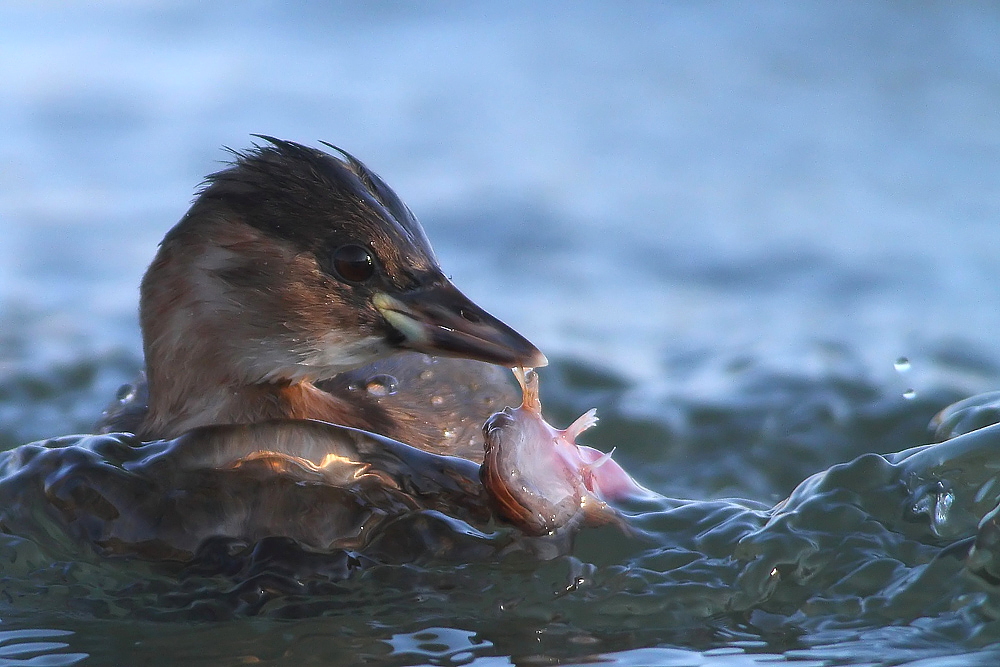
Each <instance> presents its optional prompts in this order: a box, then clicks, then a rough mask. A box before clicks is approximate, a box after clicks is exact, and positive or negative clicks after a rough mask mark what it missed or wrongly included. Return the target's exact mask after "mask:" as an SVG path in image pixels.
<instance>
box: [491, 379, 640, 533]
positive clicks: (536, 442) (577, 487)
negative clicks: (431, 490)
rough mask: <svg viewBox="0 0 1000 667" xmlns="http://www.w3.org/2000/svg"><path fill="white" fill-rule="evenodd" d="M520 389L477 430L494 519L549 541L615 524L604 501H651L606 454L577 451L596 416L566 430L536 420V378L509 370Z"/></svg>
mask: <svg viewBox="0 0 1000 667" xmlns="http://www.w3.org/2000/svg"><path fill="white" fill-rule="evenodd" d="M514 375H515V377H517V380H518V383H519V384H520V385H521V392H522V395H523V396H522V401H521V405H520V407H518V408H511V407H507V408H505V409H503V410H502V411H500V412H497V413H494V414H493V415H492V416H491V417H490V418H489V419H487V421H486V423H485V424H484V425H483V442H484V457H483V464H482V466H481V467H480V469H479V477H480V480H481V481H482V483H483V487H484V488H485V490H486V493H487V497H488V498H489V501H490V503H491V505H492V507H493V509H494V511H495V512H496V513H497V514H498V515H499V517H500V518H502V519H503V520H505V521H507V522H508V523H511V524H513V525H514V526H516V527H517V528H519V529H520V530H521V531H523V532H524V533H526V534H527V535H530V536H536V537H539V536H543V535H554V534H555V533H556V532H558V531H562V530H572V529H575V528H577V527H580V526H587V525H591V526H594V525H602V524H606V523H611V522H617V521H619V519H620V515H619V513H618V512H617V511H616V510H615V509H614V507H612V506H611V505H610V504H609V503H617V502H622V501H627V500H632V499H644V498H650V497H653V496H655V495H656V494H654V493H653V492H652V491H650V490H649V489H647V488H645V487H643V486H642V485H641V484H639V483H638V482H636V481H635V480H634V479H632V477H631V476H630V475H629V474H628V473H627V472H626V471H625V470H624V468H622V467H621V466H620V465H619V464H618V463H617V462H615V461H614V460H613V459H612V458H611V455H612V454H613V453H614V450H612V451H611V452H608V453H604V452H601V451H599V450H597V449H594V448H592V447H587V446H585V445H578V444H577V443H576V439H577V437H578V436H579V435H580V434H582V433H583V432H584V431H586V430H588V429H590V428H592V427H593V426H594V425H596V424H597V410H596V408H595V409H591V410H589V411H587V412H585V413H584V414H582V415H580V417H578V418H577V419H576V421H574V422H573V423H572V424H570V425H569V426H568V427H567V428H565V429H557V428H555V427H553V426H551V425H550V424H549V423H548V422H546V421H545V419H544V418H543V417H542V404H541V400H540V399H539V394H538V384H539V381H538V374H537V373H536V372H535V371H534V369H531V368H528V369H523V368H515V369H514Z"/></svg>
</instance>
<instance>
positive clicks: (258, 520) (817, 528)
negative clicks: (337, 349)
mask: <svg viewBox="0 0 1000 667" xmlns="http://www.w3.org/2000/svg"><path fill="white" fill-rule="evenodd" d="M555 366H556V367H555V369H554V370H555V371H556V373H555V374H557V375H558V374H559V372H560V370H561V372H562V373H564V374H565V373H567V372H571V369H572V366H567V367H566V368H562V369H561V368H560V366H561V365H560V364H559V363H556V365H555ZM572 372H576V371H572ZM615 384H616V383H606V384H605V386H608V385H611V386H613V385H615ZM600 387H601V384H599V383H595V384H594V385H593V388H594V389H595V390H600ZM402 389H403V388H401V390H402ZM602 391H608V390H607V389H606V388H605V389H603V390H602ZM616 391H618V392H620V391H621V389H619V390H616ZM991 401H995V396H988V397H984V398H983V399H980V400H979V401H978V402H976V401H967V402H965V403H963V404H961V405H959V406H957V407H956V408H953V409H952V410H951V411H948V412H945V413H944V415H943V417H942V421H943V422H947V420H948V416H949V415H951V414H953V413H956V412H961V411H968V410H971V409H977V408H978V409H984V410H985V409H992V402H991ZM907 405H910V404H907ZM726 419H727V416H726V415H724V414H723V415H719V416H717V418H716V424H717V425H718V426H719V427H724V426H726V425H725V424H724V422H725V421H726ZM728 419H731V420H735V421H739V420H740V419H742V416H741V415H740V414H738V413H734V414H732V415H730V416H729V417H728ZM730 427H731V425H730ZM273 428H274V429H275V433H274V434H273V436H268V437H267V438H266V439H267V440H268V441H269V442H272V443H273V446H272V449H273V452H272V456H279V457H284V458H282V459H281V460H282V461H284V462H285V463H286V464H287V465H284V466H276V465H275V463H274V462H273V461H269V462H267V465H265V466H263V467H259V466H258V465H257V464H258V463H260V461H258V460H256V459H254V461H249V460H248V459H246V457H245V453H244V452H243V451H242V449H241V448H244V447H245V442H246V437H245V434H242V435H241V434H240V433H236V434H232V433H230V431H232V430H233V429H231V428H221V429H220V428H209V429H203V430H201V431H198V432H196V433H193V434H191V435H189V436H184V437H183V438H180V439H178V440H176V441H172V442H165V443H151V444H146V445H139V444H138V443H135V442H131V441H129V439H128V438H123V437H122V436H95V437H90V438H85V439H74V438H63V439H60V440H57V441H52V442H49V443H44V444H43V445H41V446H39V445H26V446H24V447H21V448H18V449H15V450H12V451H11V452H8V453H7V454H5V456H4V459H3V468H2V472H3V476H2V479H0V495H2V497H3V499H4V500H3V503H2V507H3V509H2V513H0V518H2V523H3V525H4V526H5V528H6V530H7V531H8V533H13V534H9V535H5V536H3V538H2V553H0V558H2V560H3V562H4V563H5V564H6V565H5V573H6V575H7V580H6V582H5V592H6V598H7V602H6V604H7V606H8V608H9V609H10V610H11V611H13V612H18V613H24V612H25V611H26V610H28V609H30V610H32V612H33V613H34V614H37V615H39V616H40V617H42V618H46V617H51V618H59V617H60V616H61V615H62V614H63V613H64V611H63V610H64V609H65V607H66V605H70V608H71V609H72V610H73V612H74V615H82V616H83V617H84V618H86V619H90V620H92V621H114V620H115V619H122V618H126V617H127V618H129V619H132V621H133V622H135V623H138V624H140V625H139V626H137V627H133V628H132V630H137V629H138V628H139V627H142V624H143V623H153V624H166V627H170V626H171V625H172V624H180V625H186V624H188V623H191V622H206V621H211V622H216V623H223V624H233V628H234V629H235V628H237V627H241V626H243V625H245V624H246V623H247V622H248V621H250V620H251V619H254V624H255V627H259V628H261V629H263V630H264V631H265V632H271V631H274V632H278V631H279V628H280V627H281V626H280V625H275V624H280V623H282V622H291V621H294V622H295V626H294V627H295V631H293V632H291V633H290V634H289V635H287V636H286V638H285V639H284V640H283V641H282V646H283V647H284V650H285V652H286V654H293V655H307V654H309V653H308V651H317V652H318V654H321V655H324V656H327V657H328V658H329V659H335V660H340V661H343V660H349V661H353V660H357V661H361V660H365V661H369V662H372V661H375V662H379V663H382V664H409V663H431V664H463V663H466V662H470V661H478V660H485V661H487V663H488V662H489V659H490V658H493V657H497V656H514V657H515V658H516V659H518V660H522V659H523V660H526V661H528V662H531V661H533V660H536V659H543V656H544V659H545V660H548V659H557V658H558V659H561V660H571V661H587V660H589V659H590V658H591V657H594V656H600V655H605V654H614V656H615V657H614V658H613V659H614V660H621V661H623V664H633V661H634V660H640V659H648V658H657V659H659V658H662V660H664V661H666V664H712V665H730V664H732V665H742V664H755V663H756V662H758V661H759V660H764V659H765V657H766V656H775V655H781V656H784V657H785V658H788V659H793V658H794V659H807V660H816V661H819V662H818V663H817V664H825V663H823V662H822V661H824V660H834V661H837V660H841V659H842V658H843V657H844V656H850V660H851V661H854V660H858V659H859V658H860V657H862V656H865V655H870V656H873V659H876V658H877V655H878V651H877V650H876V648H877V647H882V649H883V650H890V649H891V650H894V651H905V652H906V653H907V654H908V655H912V656H913V657H914V658H917V657H930V656H934V655H945V654H954V653H956V652H959V653H961V652H966V651H970V650H973V649H980V650H982V651H987V653H979V654H978V655H979V657H983V656H985V655H987V654H991V655H992V653H990V652H991V651H992V649H990V646H991V645H993V644H996V643H997V642H998V641H1000V622H998V621H1000V614H998V613H997V609H998V608H1000V605H998V602H1000V598H998V595H1000V593H998V592H997V589H996V582H997V581H998V580H1000V578H998V574H1000V566H998V565H997V562H1000V539H998V537H997V536H998V535H1000V530H998V529H997V527H996V526H997V524H996V521H995V515H996V508H997V506H998V505H1000V480H998V478H1000V464H996V463H995V458H996V457H995V452H996V450H997V447H998V445H1000V430H998V429H1000V426H988V427H986V428H981V429H977V430H971V431H968V432H962V433H960V434H958V433H956V434H955V435H954V437H952V438H950V439H946V440H945V441H944V442H941V443H938V444H934V445H924V446H918V447H915V448H911V449H908V450H905V451H902V452H900V453H898V454H889V455H885V456H882V455H878V454H872V453H868V454H863V455H861V456H858V457H857V458H855V459H854V460H852V461H849V462H846V463H840V464H836V465H833V466H831V467H830V468H829V469H827V470H825V471H823V472H821V473H818V474H816V475H813V476H811V477H808V478H807V479H806V480H805V481H803V482H801V483H800V484H799V485H798V486H797V487H796V488H795V489H794V490H793V491H792V492H791V494H790V495H789V496H788V497H787V498H786V499H785V500H783V501H781V502H779V503H778V504H777V505H775V506H774V507H773V508H769V507H768V506H767V505H764V504H760V503H755V502H751V501H745V500H744V501H739V500H726V499H718V500H678V499H671V498H668V497H658V498H646V499H635V500H632V501H628V502H626V503H624V504H622V505H621V506H620V509H621V510H622V511H623V512H624V513H625V514H626V516H627V517H628V521H627V527H626V526H619V525H612V524H608V525H605V526H603V527H600V528H596V529H583V530H582V531H581V532H579V533H578V534H577V535H576V536H575V540H573V541H572V543H571V541H570V538H572V536H571V535H560V534H559V533H557V534H556V535H555V536H553V537H551V538H550V537H542V538H528V537H526V536H523V535H520V534H519V533H518V531H516V530H514V529H512V528H510V527H506V526H504V525H502V524H499V523H496V521H495V520H494V519H492V518H490V516H489V514H488V513H487V514H483V513H482V511H481V510H482V508H483V507H485V504H484V503H485V501H483V500H482V499H481V498H480V496H479V494H480V493H481V491H480V490H477V489H478V487H477V484H478V474H477V470H478V466H476V465H475V464H472V463H470V462H462V461H460V460H456V459H448V458H447V457H436V456H435V455H432V454H424V453H419V452H412V451H410V450H408V449H406V448H403V449H399V450H398V451H397V448H395V447H396V446H395V445H393V444H392V443H390V442H385V441H380V440H377V439H372V438H370V437H369V436H363V435H360V434H357V433H356V432H352V431H346V430H342V429H340V430H338V429H337V428H336V427H330V426H326V425H323V424H318V423H316V424H311V425H309V424H306V425H305V426H297V425H295V424H294V423H293V422H288V425H287V426H286V425H283V424H276V425H275V426H274V427H273ZM631 428H634V425H632V426H631ZM317 429H318V430H319V431H322V433H317V434H314V433H313V432H314V431H316V430H317ZM237 430H240V429H237ZM627 433H628V428H625V429H624V430H622V431H621V432H619V433H617V434H615V433H612V434H610V435H608V437H611V438H616V437H617V438H618V440H619V442H622V443H623V445H622V446H626V445H627V437H626V436H627ZM316 435H318V436H319V437H314V436H316ZM331 447H333V448H334V449H336V454H337V456H331V455H330V454H331V452H332V451H333V450H331V449H330V448H331ZM241 457H243V459H242V460H243V461H244V462H243V463H241V464H240V465H238V466H235V467H234V466H233V465H231V464H227V463H226V461H229V460H241ZM665 459H666V460H668V461H669V460H670V455H669V453H668V454H666V455H665ZM681 460H682V459H679V460H678V463H680V461H681ZM295 461H300V463H298V464H295ZM359 464H363V466H364V470H365V471H366V472H365V473H364V475H361V476H359V475H358V473H357V472H356V471H354V469H355V467H357V466H358V465H359ZM344 466H347V467H346V468H344V469H341V468H343V467H344ZM352 471H353V472H352ZM394 476H395V477H397V478H398V479H397V481H396V482H395V483H394V485H393V486H392V488H395V489H399V490H400V491H389V492H387V487H386V486H385V484H386V480H389V479H392V478H393V477H394ZM365 479H373V480H379V481H378V483H377V484H376V486H374V487H372V486H367V485H366V484H365ZM414 485H416V486H414ZM403 489H405V492H404V491H402V490H403ZM660 490H662V491H667V488H664V487H661V489H660ZM393 493H396V494H399V493H404V495H409V496H410V497H409V500H406V499H404V497H403V495H400V496H399V497H398V498H395V499H394V498H393V497H392V494H393ZM288 502H292V503H299V504H301V507H300V508H299V509H295V508H293V507H291V506H288V504H287V503H288ZM428 503H429V504H428ZM421 504H426V506H421V507H418V506H417V505H421ZM351 507H355V510H353V511H354V512H355V514H354V515H353V516H354V518H351V517H347V516H346V515H345V514H344V513H345V512H347V511H348V510H350V508H351ZM365 507H368V508H369V509H364V508H365ZM394 507H395V510H394V509H393V508H394ZM372 508H378V511H377V514H372V513H371V509H372ZM477 508H478V509H477ZM281 517H283V518H281ZM310 517H312V518H310ZM324 517H325V518H324ZM338 517H342V518H343V520H341V519H340V518H338ZM358 517H360V519H358ZM317 519H319V523H315V521H316V520H317ZM358 521H360V523H358ZM174 524H176V526H175V525H174ZM175 528H176V530H175ZM300 528H302V529H305V532H296V530H299V529H300ZM317 529H318V530H319V531H320V532H316V530H317ZM282 531H284V532H282ZM288 531H291V532H288ZM15 534H16V535H18V536H17V537H15V536H14V535H15ZM267 535H271V536H269V537H268V536H267ZM208 536H212V537H208ZM206 537H208V539H206ZM26 538H27V539H26ZM135 556H139V559H138V560H136V559H135ZM150 627H158V626H150ZM345 635H346V636H350V637H353V640H352V641H351V642H349V643H348V644H346V645H344V644H341V643H339V642H340V638H341V637H343V636H345ZM306 637H308V640H307V639H306ZM151 641H154V640H151ZM300 641H301V642H304V643H300ZM330 642H332V643H330ZM154 643H155V641H154ZM660 645H662V646H665V648H664V649H663V653H662V654H661V653H658V652H657V650H653V649H649V650H647V651H644V652H640V653H632V652H631V651H633V650H634V649H636V648H638V647H653V646H660ZM71 646H72V647H73V648H74V649H77V648H80V647H78V646H77V645H76V644H71ZM81 646H82V645H81ZM220 646H221V645H220ZM253 647H254V643H253V642H250V643H248V644H246V645H243V646H242V647H241V649H240V650H241V651H249V653H246V654H247V655H251V654H254V651H255V650H256V649H254V648H253ZM307 647H308V648H307ZM387 647H388V648H387ZM670 647H683V650H679V651H678V650H676V649H674V648H670ZM217 648H219V647H217ZM81 650H82V649H81ZM150 650H152V649H150ZM219 650H223V649H222V648H219ZM88 652H89V651H88ZM265 653H266V651H265ZM619 654H621V655H619ZM837 656H841V657H840V658H838V657H837ZM993 657H994V658H995V657H997V656H996V655H994V656H993Z"/></svg>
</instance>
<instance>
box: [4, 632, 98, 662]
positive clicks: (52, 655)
mask: <svg viewBox="0 0 1000 667" xmlns="http://www.w3.org/2000/svg"><path fill="white" fill-rule="evenodd" d="M72 634H73V633H72V632H70V631H68V630H47V629H34V630H11V631H0V661H2V662H3V664H5V665H11V666H12V667H14V666H16V665H53V666H55V665H75V664H76V663H78V662H80V661H81V660H83V659H85V658H86V657H87V654H86V653H70V652H66V651H65V650H64V649H67V648H69V644H67V643H66V642H63V641H53V640H59V639H64V638H67V637H68V636H69V635H72ZM46 640H47V641H46Z"/></svg>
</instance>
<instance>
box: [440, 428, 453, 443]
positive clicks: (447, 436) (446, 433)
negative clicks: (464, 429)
mask: <svg viewBox="0 0 1000 667" xmlns="http://www.w3.org/2000/svg"><path fill="white" fill-rule="evenodd" d="M441 435H443V436H444V437H445V439H447V440H450V439H451V438H454V437H455V429H451V428H446V429H445V430H444V431H442V433H441Z"/></svg>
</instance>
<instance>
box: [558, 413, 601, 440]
mask: <svg viewBox="0 0 1000 667" xmlns="http://www.w3.org/2000/svg"><path fill="white" fill-rule="evenodd" d="M596 423H597V408H591V409H590V410H587V411H586V412H584V413H583V414H582V415H580V416H579V417H577V418H576V421H575V422H573V423H572V424H570V425H569V426H567V427H566V430H565V431H563V436H564V437H565V438H566V439H567V440H569V441H570V442H576V436H578V435H580V434H581V433H583V432H584V431H586V430H587V429H588V428H590V427H592V426H593V425H594V424H596Z"/></svg>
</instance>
